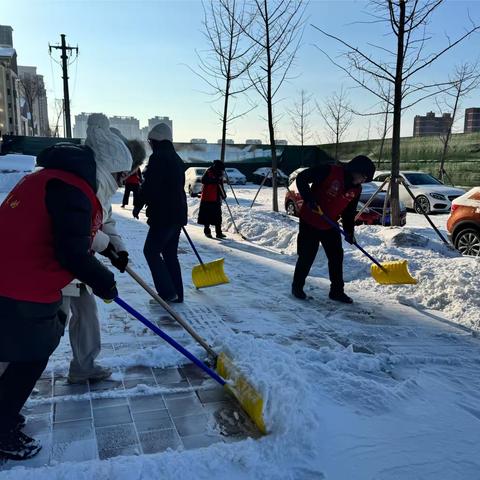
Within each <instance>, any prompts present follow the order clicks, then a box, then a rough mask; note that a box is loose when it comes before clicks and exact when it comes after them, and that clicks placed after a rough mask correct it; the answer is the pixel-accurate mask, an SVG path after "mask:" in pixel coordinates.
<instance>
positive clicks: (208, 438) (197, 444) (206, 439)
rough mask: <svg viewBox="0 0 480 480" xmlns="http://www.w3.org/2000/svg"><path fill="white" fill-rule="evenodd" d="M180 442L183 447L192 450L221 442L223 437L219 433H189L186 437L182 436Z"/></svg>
mask: <svg viewBox="0 0 480 480" xmlns="http://www.w3.org/2000/svg"><path fill="white" fill-rule="evenodd" d="M182 442H183V445H184V447H185V448H186V449H187V450H193V449H196V448H204V447H208V446H210V445H213V444H214V443H221V442H223V438H222V437H221V436H220V435H214V434H212V435H203V434H200V435H189V436H187V437H182Z"/></svg>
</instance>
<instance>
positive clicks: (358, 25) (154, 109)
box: [0, 0, 480, 143]
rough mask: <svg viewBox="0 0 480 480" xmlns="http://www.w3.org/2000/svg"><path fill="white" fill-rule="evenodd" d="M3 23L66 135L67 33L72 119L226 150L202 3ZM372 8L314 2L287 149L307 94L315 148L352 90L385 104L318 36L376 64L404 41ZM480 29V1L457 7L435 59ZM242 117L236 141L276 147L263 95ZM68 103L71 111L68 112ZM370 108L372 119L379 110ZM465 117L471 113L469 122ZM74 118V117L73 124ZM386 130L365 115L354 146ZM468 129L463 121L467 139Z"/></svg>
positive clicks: (294, 82)
mask: <svg viewBox="0 0 480 480" xmlns="http://www.w3.org/2000/svg"><path fill="white" fill-rule="evenodd" d="M0 11H1V12H2V15H1V18H0V23H1V24H3V25H11V26H12V27H13V29H14V32H13V35H14V47H15V48H16V50H17V55H18V63H19V64H20V65H34V66H37V67H38V70H37V71H38V73H39V74H41V75H44V77H45V83H46V88H47V95H48V101H49V116H50V123H51V124H53V125H55V123H56V118H57V116H58V111H59V109H58V104H59V101H58V100H59V99H61V98H62V96H63V93H62V79H61V68H60V66H59V63H58V62H59V60H60V58H59V51H54V52H53V53H52V56H50V55H49V51H48V46H49V44H52V45H53V44H58V43H59V41H60V34H61V33H64V34H66V35H67V42H68V43H69V44H70V45H72V46H77V45H78V47H79V55H78V59H77V61H75V62H73V63H72V65H71V66H70V71H69V75H70V92H71V110H72V116H74V115H75V114H78V113H81V112H103V113H105V114H107V115H109V116H110V115H125V116H134V117H136V118H138V119H139V120H140V125H141V126H144V125H145V124H146V123H147V120H148V118H151V117H154V116H156V115H158V116H169V117H170V118H171V119H172V120H173V130H174V132H173V133H174V140H175V141H179V142H181V141H189V140H190V139H191V138H206V139H207V140H208V141H209V142H216V140H217V139H218V138H220V137H221V125H220V122H219V119H218V115H217V114H216V113H215V109H216V108H218V107H219V106H220V104H219V103H214V102H213V98H212V96H211V95H209V94H208V93H207V92H208V85H206V84H205V83H204V82H203V81H202V80H201V79H200V78H199V77H198V76H197V75H195V73H194V71H195V70H197V71H198V63H199V61H198V57H197V52H198V53H199V54H200V55H204V52H205V50H206V49H207V43H206V40H205V36H204V33H203V31H202V20H203V8H202V2H201V1H200V0H148V1H146V0H134V1H130V0H126V1H123V0H106V1H104V0H56V1H52V0H0ZM369 11H371V10H369V4H368V2H366V1H364V0H356V1H355V0H316V1H315V0H311V1H310V2H309V3H308V5H307V9H306V22H305V28H304V33H303V39H302V44H301V47H300V50H299V52H298V56H297V58H296V60H295V63H294V64H293V66H292V69H291V74H290V77H291V78H289V79H288V81H286V82H285V83H284V84H283V86H282V88H281V90H280V91H279V94H278V97H277V100H278V103H277V104H276V112H277V114H278V116H279V118H280V119H279V121H278V125H277V133H276V135H277V138H281V139H287V140H288V141H289V142H290V143H296V142H295V134H294V129H293V127H292V121H291V118H290V116H289V114H288V110H289V109H290V110H291V109H292V107H293V104H294V102H296V101H298V96H299V92H300V90H302V89H304V90H306V91H307V92H308V93H309V94H311V95H312V105H311V106H312V108H313V109H314V112H313V114H312V116H311V117H310V123H311V130H312V140H311V143H327V142H328V141H329V135H328V132H327V129H326V128H325V123H324V121H323V120H322V118H321V116H320V115H319V113H318V111H317V109H316V108H314V107H315V102H316V103H318V104H319V105H322V104H323V103H324V102H325V100H326V98H327V97H328V96H330V95H331V94H332V93H334V92H338V91H339V89H340V88H341V87H342V86H343V87H344V88H345V89H346V92H347V95H348V98H349V101H350V103H351V105H352V107H353V108H354V109H355V110H356V111H359V112H366V111H371V109H372V107H373V105H374V104H375V103H376V99H375V98H374V97H373V96H372V95H371V94H369V93H368V92H366V91H365V90H363V89H360V88H355V86H354V83H353V82H352V81H351V80H349V79H348V78H347V77H346V75H345V74H344V73H343V72H342V71H341V70H340V69H338V68H337V67H335V66H334V65H333V64H332V63H331V62H330V61H329V60H328V59H327V58H326V57H325V55H324V54H323V53H322V52H321V51H320V50H319V48H321V49H322V50H324V51H326V52H327V53H328V54H329V55H330V56H332V57H334V58H338V55H339V54H340V53H341V48H340V46H339V44H338V43H336V42H335V41H333V40H329V39H328V38H326V37H325V36H323V35H322V34H321V33H320V32H318V30H316V29H315V28H314V27H313V26H312V25H316V26H318V27H319V28H322V29H324V30H326V31H328V32H330V33H333V34H334V35H338V36H340V37H341V38H343V39H344V40H345V41H347V42H349V43H351V44H352V45H354V46H356V47H360V48H362V49H363V50H365V51H367V52H368V53H369V54H371V55H372V57H374V58H378V57H381V56H382V55H384V51H383V50H381V49H380V48H377V47H373V46H371V45H374V44H375V45H378V46H381V47H383V48H392V47H393V45H394V38H393V37H392V35H388V34H387V32H386V31H385V28H384V26H382V25H381V24H378V23H376V24H375V23H371V22H368V20H369V17H368V16H367V13H368V12H369ZM469 18H471V19H472V20H473V21H474V22H476V23H477V24H480V1H479V0H468V1H464V0H445V2H444V4H443V5H441V6H440V8H439V9H438V10H437V11H436V12H435V13H434V15H433V17H432V20H431V24H430V25H429V26H428V35H429V37H430V38H431V40H430V41H429V43H428V44H427V47H426V51H427V52H435V51H437V50H440V49H441V48H442V46H444V45H445V44H446V42H447V35H448V36H449V37H450V38H451V39H455V38H456V37H457V36H459V35H461V34H462V32H463V31H464V30H465V28H467V27H468V26H469V25H470V23H469V22H470V20H469ZM479 45H480V34H474V35H473V36H472V37H470V38H469V39H467V40H466V41H465V42H464V43H463V44H461V45H460V46H458V47H456V48H455V49H454V50H452V51H451V52H449V53H447V54H446V55H445V56H444V57H442V58H441V59H440V60H439V61H438V62H436V63H435V64H434V65H433V66H432V68H429V69H428V70H425V71H424V72H423V73H422V75H420V76H419V77H418V80H419V81H423V82H438V81H445V80H446V79H447V78H448V76H449V75H450V74H451V73H452V72H453V70H454V68H455V65H457V64H459V63H463V62H466V61H468V62H476V61H478V60H479V59H480V49H479V48H478V46H479ZM237 102H238V103H237V106H236V111H237V112H241V111H243V109H245V107H247V108H249V107H250V105H253V106H255V108H254V109H253V110H252V111H251V112H250V113H249V114H248V115H246V116H244V117H242V118H240V119H238V120H237V121H235V122H234V123H232V124H231V125H230V127H229V133H228V136H229V138H233V139H235V141H236V142H238V143H242V142H243V141H244V140H245V139H247V138H259V139H261V140H263V141H264V142H265V141H266V140H267V133H268V132H267V124H266V120H265V118H266V106H265V102H264V101H263V100H262V99H261V98H259V97H258V96H257V95H255V93H254V92H253V91H251V92H250V93H249V100H248V102H247V99H243V98H240V99H238V100H237ZM60 103H61V102H60ZM462 106H463V107H469V106H476V107H480V90H477V91H475V92H473V93H472V94H471V95H470V97H469V98H466V99H464V100H463V105H462ZM369 109H370V110H369ZM430 110H434V111H435V110H437V111H438V109H437V107H436V104H435V101H434V100H433V99H428V100H425V101H424V102H422V103H419V104H417V105H416V106H415V107H412V108H411V109H409V110H407V111H405V112H404V116H403V120H402V135H404V136H409V135H411V132H412V129H413V117H414V116H415V115H419V114H422V115H423V114H425V112H427V111H430ZM461 115H462V116H463V111H462V112H461ZM73 123H74V119H73V118H72V124H73ZM380 123H381V119H380V118H378V117H364V116H357V117H355V119H354V122H353V124H352V126H351V127H350V129H349V130H348V131H347V133H346V135H345V140H357V139H364V138H367V136H369V137H370V138H375V137H378V135H379V134H378V131H379V125H380ZM462 126H463V118H460V119H459V121H458V126H457V128H458V129H460V130H461V128H462Z"/></svg>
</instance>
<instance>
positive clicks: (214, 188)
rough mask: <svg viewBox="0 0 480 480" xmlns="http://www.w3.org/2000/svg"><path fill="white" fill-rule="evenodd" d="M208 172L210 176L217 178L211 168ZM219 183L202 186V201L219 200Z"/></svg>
mask: <svg viewBox="0 0 480 480" xmlns="http://www.w3.org/2000/svg"><path fill="white" fill-rule="evenodd" d="M206 174H207V175H208V176H209V177H210V178H215V174H214V173H213V172H212V171H211V170H207V172H206ZM218 189H219V186H218V183H208V184H205V185H203V187H202V197H201V200H202V202H216V201H218V193H219V192H218Z"/></svg>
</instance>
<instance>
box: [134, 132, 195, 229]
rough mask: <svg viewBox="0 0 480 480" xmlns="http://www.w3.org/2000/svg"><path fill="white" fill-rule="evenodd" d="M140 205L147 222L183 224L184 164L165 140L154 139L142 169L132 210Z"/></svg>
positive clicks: (185, 206)
mask: <svg viewBox="0 0 480 480" xmlns="http://www.w3.org/2000/svg"><path fill="white" fill-rule="evenodd" d="M144 205H146V206H147V211H146V214H147V218H148V222H147V223H148V224H149V225H150V226H153V225H162V226H168V225H186V224H187V222H188V207H187V196H186V195H185V164H184V163H183V161H182V159H181V158H180V156H179V155H177V152H175V149H174V147H173V143H172V142H170V141H168V140H164V141H162V142H159V143H158V148H156V150H155V151H154V152H153V153H152V155H150V158H149V160H148V165H147V168H146V169H145V170H144V172H143V183H142V186H141V187H140V192H139V194H138V197H137V201H136V203H135V210H137V211H140V210H141V209H142V208H143V206H144Z"/></svg>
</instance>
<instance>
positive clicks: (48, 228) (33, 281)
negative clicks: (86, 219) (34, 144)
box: [0, 169, 102, 303]
mask: <svg viewBox="0 0 480 480" xmlns="http://www.w3.org/2000/svg"><path fill="white" fill-rule="evenodd" d="M53 179H58V180H62V181H63V182H65V183H67V184H69V185H72V186H74V187H76V188H78V189H79V190H81V191H82V192H83V193H84V194H85V195H86V196H87V198H88V199H89V200H90V202H91V204H92V222H91V230H90V233H91V237H92V240H93V237H94V236H95V234H96V233H97V231H98V230H99V228H100V227H101V226H102V207H101V205H100V202H99V201H98V199H97V197H96V195H95V192H94V191H93V190H92V188H91V187H90V185H89V184H88V183H87V182H86V181H85V180H83V179H81V178H80V177H78V176H76V175H74V174H73V173H69V172H65V171H63V170H54V169H45V170H41V171H39V172H36V173H32V174H30V175H27V176H26V177H24V178H23V179H22V180H21V181H20V182H19V183H18V184H17V186H16V187H15V188H14V189H13V190H12V191H11V192H10V194H9V195H8V197H7V198H6V199H5V201H4V202H3V203H2V205H1V206H0V225H1V226H2V233H1V235H0V265H1V271H2V274H1V275H0V296H2V297H8V298H13V299H14V300H22V301H27V302H38V303H54V302H56V301H58V300H60V299H61V292H60V290H61V289H62V288H63V287H65V286H66V285H68V284H69V283H70V282H71V281H72V280H73V278H74V277H73V275H72V274H71V273H70V272H68V271H67V270H65V269H64V268H63V267H62V266H61V265H60V263H59V262H58V261H57V260H56V258H55V251H54V246H53V231H52V221H51V218H50V215H49V213H48V211H47V207H46V204H45V195H46V185H47V183H48V181H49V180H53Z"/></svg>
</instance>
